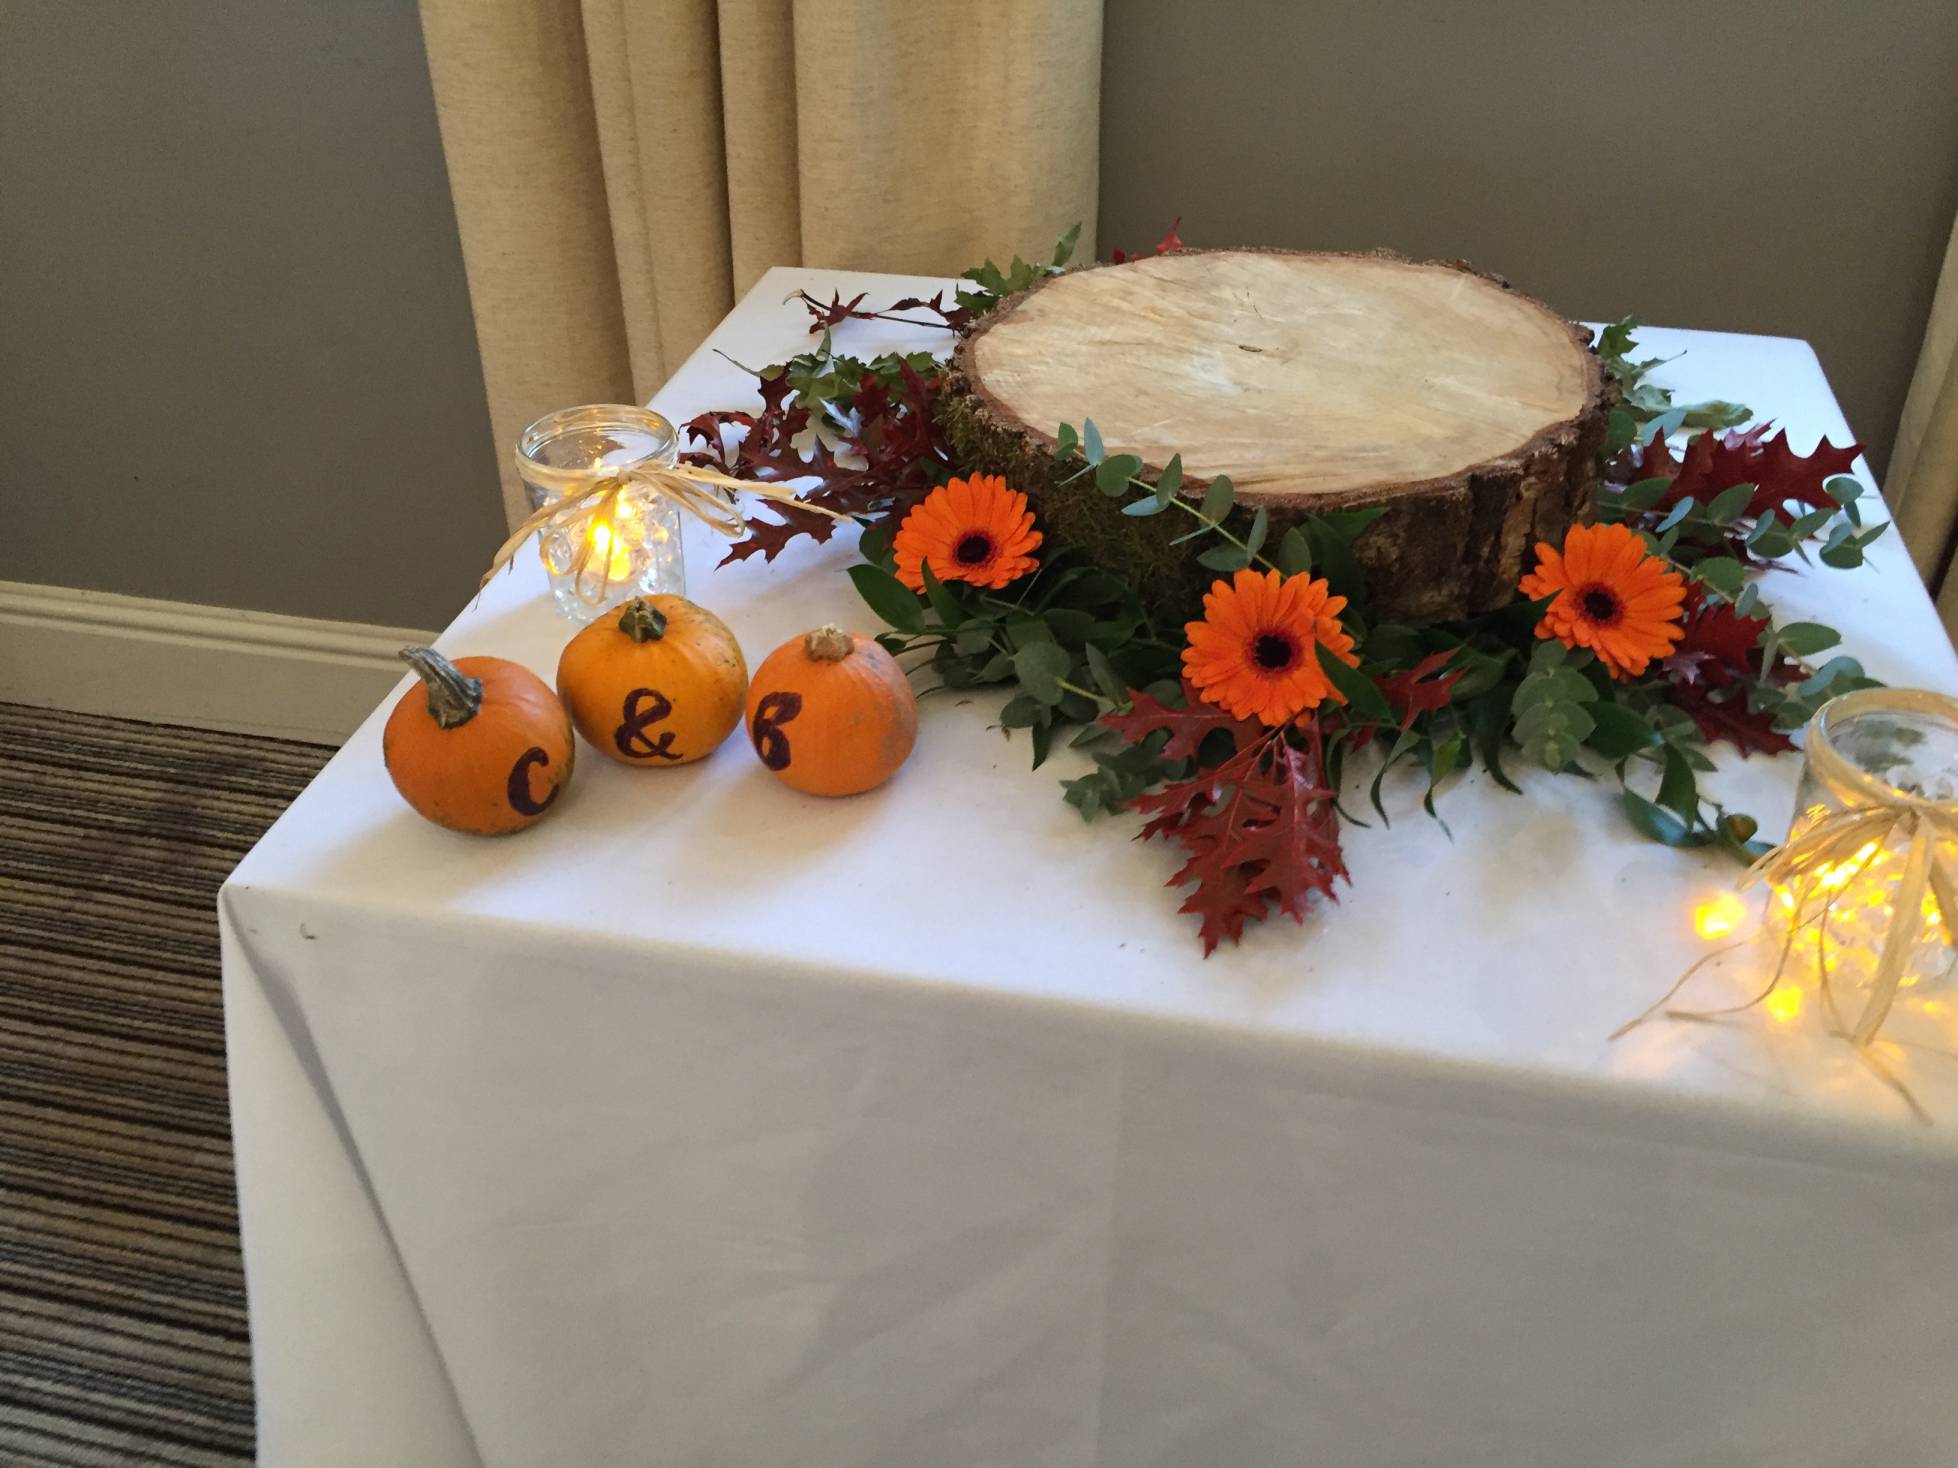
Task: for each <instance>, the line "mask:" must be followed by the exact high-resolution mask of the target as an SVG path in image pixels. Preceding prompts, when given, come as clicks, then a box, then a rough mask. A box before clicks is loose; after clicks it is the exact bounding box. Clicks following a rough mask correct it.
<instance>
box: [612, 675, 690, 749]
mask: <svg viewBox="0 0 1958 1468" xmlns="http://www.w3.org/2000/svg"><path fill="white" fill-rule="evenodd" d="M624 712H625V720H624V722H623V723H621V724H620V725H619V727H618V728H616V729H614V730H613V731H612V742H613V743H614V744H616V745H617V746H618V748H619V753H620V754H622V755H624V756H625V757H626V758H627V759H670V760H673V761H675V762H678V760H679V758H680V756H679V755H677V754H675V753H674V752H673V731H672V730H671V729H666V730H662V731H661V733H660V736H659V738H658V739H652V738H649V737H648V736H647V734H646V726H647V725H649V724H657V723H658V722H659V721H660V720H661V719H663V718H665V717H666V716H667V715H668V714H670V713H672V712H673V701H672V700H671V699H669V698H668V697H667V696H666V695H665V694H663V693H660V692H658V691H656V690H654V689H651V688H635V689H633V690H632V692H630V693H628V694H627V695H626V696H625V710H624Z"/></svg>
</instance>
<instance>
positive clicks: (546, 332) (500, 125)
mask: <svg viewBox="0 0 1958 1468" xmlns="http://www.w3.org/2000/svg"><path fill="white" fill-rule="evenodd" d="M422 33H423V36H424V38H425V40H426V42H427V46H428V66H429V73H430V76H431V78H432V80H433V81H434V84H435V105H436V110H437V113H438V115H439V117H440V120H441V125H442V150H443V153H444V154H445V155H446V157H447V159H448V166H449V187H450V191H451V193H452V194H453V195H454V197H455V210H456V226H457V229H458V230H459V232H460V234H461V237H462V260H463V268H464V270H465V271H466V272H467V275H468V278H469V303H470V307H471V309H472V310H473V311H474V313H475V318H476V342H477V346H478V347H479V349H480V351H481V353H482V359H483V385H484V388H485V390H486V392H487V393H488V396H489V406H490V421H491V425H492V427H493V430H494V432H495V433H496V437H497V461H498V463H499V464H501V465H502V467H503V503H504V511H505V514H506V515H507V516H508V517H509V520H510V523H512V524H515V523H516V522H517V521H518V520H520V519H521V518H522V517H523V514H524V502H523V490H522V486H521V485H520V484H519V483H518V482H517V478H516V474H515V471H514V470H513V469H512V468H511V467H510V465H509V463H508V459H509V455H510V450H511V448H512V447H513V446H514V445H515V443H516V438H517V434H518V433H519V432H521V431H522V429H523V427H524V425H525V424H526V423H529V422H531V421H532V420H533V419H535V418H538V417H540V416H541V415H543V414H545V413H548V412H550V411H551V410H552V409H553V408H562V407H570V406H573V405H575V404H577V403H580V402H607V401H624V400H629V399H630V396H631V393H632V390H633V387H632V371H631V367H630V360H629V356H628V352H627V347H626V327H625V313H624V307H623V304H622V302H621V299H620V292H619V271H618V268H617V265H616V264H615V263H614V254H613V248H612V226H611V220H610V217H609V214H608V210H607V205H606V197H605V184H604V180H603V178H602V176H601V172H600V168H599V151H598V122H597V118H596V116H595V114H594V112H593V108H592V89H591V77H590V73H589V72H588V70H587V69H586V66H585V33H584V24H583V20H582V18H581V16H580V14H579V9H578V0H429V3H427V4H425V5H423V7H422Z"/></svg>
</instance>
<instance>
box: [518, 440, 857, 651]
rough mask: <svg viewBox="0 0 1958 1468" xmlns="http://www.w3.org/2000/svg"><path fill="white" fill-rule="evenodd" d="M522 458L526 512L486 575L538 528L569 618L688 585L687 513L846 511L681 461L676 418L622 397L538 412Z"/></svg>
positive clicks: (723, 521)
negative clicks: (756, 499) (751, 502)
mask: <svg viewBox="0 0 1958 1468" xmlns="http://www.w3.org/2000/svg"><path fill="white" fill-rule="evenodd" d="M516 463H517V471H518V474H519V475H520V476H521V478H522V480H523V484H524V490H525V493H526V495H527V496H528V497H529V500H530V504H531V512H530V514H529V515H528V516H526V517H525V519H524V521H523V523H522V524H520V525H518V526H517V527H516V528H515V529H514V530H513V531H512V532H511V533H510V538H509V539H508V540H506V541H505V542H504V543H503V546H502V548H501V549H500V550H498V551H497V553H496V556H495V558H494V559H493V560H492V561H491V563H490V568H489V570H488V571H487V572H486V573H485V574H484V576H483V582H482V584H483V585H485V586H487V585H488V584H489V583H490V581H491V580H492V579H493V578H494V577H495V576H496V575H497V573H498V572H500V571H502V570H504V569H505V568H506V567H508V566H509V565H510V564H511V563H512V562H513V561H514V560H515V558H516V555H517V552H518V551H519V550H521V549H522V547H523V544H524V542H525V541H527V540H529V539H530V537H531V536H533V535H535V536H537V537H538V556H539V558H540V559H541V560H542V561H543V563H544V568H545V570H546V572H548V573H549V576H550V581H551V590H552V593H553V595H554V596H555V598H556V601H557V605H558V610H559V611H561V612H563V613H564V615H565V616H567V617H569V618H571V619H572V620H573V621H580V622H588V621H590V620H591V619H592V618H594V617H596V616H597V615H598V614H599V613H600V612H601V611H603V610H605V609H606V608H607V607H608V606H611V605H612V604H613V603H615V602H618V601H622V600H625V599H626V598H628V597H632V596H650V595H656V594H659V593H661V592H670V593H672V594H674V595H684V594H685V593H686V576H685V570H684V563H683V560H682V555H681V526H682V523H683V519H684V517H685V516H686V515H692V516H693V517H694V518H695V519H697V520H699V521H701V522H702V523H703V524H705V525H706V526H707V527H708V528H709V529H710V530H713V531H714V532H715V533H716V534H719V535H724V536H727V537H728V538H730V539H735V538H738V537H739V536H740V535H741V534H742V533H743V532H744V530H745V528H746V523H745V520H744V517H743V516H742V513H741V510H740V505H739V502H738V501H737V500H736V498H735V496H736V495H738V494H743V493H746V494H753V495H758V496H760V497H761V498H763V499H767V500H772V501H774V502H776V503H777V504H782V505H793V506H796V507H798V508H800V509H805V510H813V511H815V512H816V513H817V514H820V515H827V516H829V517H831V518H833V519H847V518H848V517H847V516H845V515H841V514H839V513H838V512H836V511H834V510H830V509H825V508H824V507H823V506H821V505H816V504H811V503H809V502H808V501H806V500H804V499H802V498H800V497H799V496H798V495H797V494H796V493H795V492H794V491H793V490H791V489H788V488H786V487H783V486H781V485H775V484H769V483H765V482H758V481H755V480H748V479H736V478H733V477H732V476H730V475H727V474H722V473H720V472H719V471H717V470H713V469H706V468H695V467H693V466H682V465H680V464H679V462H678V435H677V433H676V432H675V431H674V428H673V425H672V424H670V423H668V422H667V420H666V419H664V418H662V417H660V415H659V414H657V413H654V412H652V411H650V410H648V409H645V408H635V407H631V406H627V405H622V404H603V403H601V404H593V405H591V406H588V407H582V408H567V409H564V410H562V411H560V412H557V413H551V414H548V415H546V416H545V417H543V418H540V419H538V420H537V422H535V423H533V424H532V425H531V426H530V427H529V428H526V429H525V430H524V431H523V434H522V435H521V436H520V437H519V439H518V441H517V450H516Z"/></svg>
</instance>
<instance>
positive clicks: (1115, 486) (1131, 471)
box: [1095, 454, 1142, 495]
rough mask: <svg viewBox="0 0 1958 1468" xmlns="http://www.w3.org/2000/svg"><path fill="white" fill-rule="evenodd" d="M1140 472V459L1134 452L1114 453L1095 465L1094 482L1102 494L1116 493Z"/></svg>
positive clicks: (1124, 487) (1126, 486)
mask: <svg viewBox="0 0 1958 1468" xmlns="http://www.w3.org/2000/svg"><path fill="white" fill-rule="evenodd" d="M1141 472H1142V460H1140V459H1138V458H1137V457H1136V456H1135V455H1134V454H1114V455H1111V456H1110V457H1108V458H1105V459H1103V460H1102V461H1101V462H1100V463H1099V464H1097V465H1096V466H1095V484H1096V486H1097V487H1099V488H1100V490H1101V492H1102V493H1103V494H1106V495H1118V494H1121V493H1122V492H1123V491H1124V490H1126V489H1127V488H1128V487H1129V481H1130V480H1131V479H1133V478H1134V477H1135V476H1136V475H1138V474H1140V473H1141Z"/></svg>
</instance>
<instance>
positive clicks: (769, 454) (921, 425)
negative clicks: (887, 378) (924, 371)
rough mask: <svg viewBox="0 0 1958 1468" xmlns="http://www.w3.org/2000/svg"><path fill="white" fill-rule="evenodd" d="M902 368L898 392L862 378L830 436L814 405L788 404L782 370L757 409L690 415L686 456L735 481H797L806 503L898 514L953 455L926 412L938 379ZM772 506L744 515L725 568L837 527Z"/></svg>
mask: <svg viewBox="0 0 1958 1468" xmlns="http://www.w3.org/2000/svg"><path fill="white" fill-rule="evenodd" d="M898 365H899V371H900V375H901V379H902V383H901V390H900V391H898V392H892V391H890V390H889V389H888V388H887V387H886V386H885V385H884V383H883V381H882V380H881V379H879V378H875V377H870V376H866V377H865V379H864V381H863V384H862V386H861V387H860V388H859V389H858V391H857V394H856V396H855V398H854V399H853V400H852V403H851V413H850V417H849V419H848V420H847V425H848V426H847V428H846V429H845V431H843V432H842V433H841V434H840V436H838V437H837V440H836V441H835V442H825V441H824V440H823V438H821V437H819V436H818V435H816V434H815V433H813V432H812V431H811V429H810V421H809V420H810V414H811V412H812V411H813V409H812V405H810V404H808V403H803V402H793V403H792V402H790V401H788V395H789V387H788V380H787V376H786V374H784V373H782V372H779V371H778V372H776V373H775V374H774V375H773V376H767V375H764V376H763V377H762V379H761V400H762V407H761V411H760V412H759V413H745V412H713V413H702V414H701V415H700V416H699V417H697V418H695V419H693V420H691V421H690V422H689V423H688V424H687V426H686V435H687V439H688V441H689V442H690V443H692V444H694V445H696V447H694V448H693V449H691V450H690V451H689V452H688V453H686V454H685V455H684V457H685V459H686V461H687V462H688V463H690V464H699V465H703V466H705V467H708V468H712V469H718V470H720V471H721V472H722V473H723V474H731V475H733V476H734V477H736V478H738V479H755V480H761V481H764V482H769V483H781V482H785V481H789V480H797V481H803V482H804V484H805V485H806V486H807V487H804V488H802V489H801V491H800V493H801V496H802V498H803V499H806V500H808V501H810V502H811V503H812V504H819V505H825V506H827V507H828V508H830V509H832V510H839V511H841V512H842V513H844V514H846V515H860V516H867V517H872V518H874V519H876V520H879V521H882V520H888V519H891V518H894V517H896V518H901V517H902V516H903V515H904V513H905V512H906V511H908V510H909V509H910V508H911V507H912V506H913V505H914V504H916V503H917V502H918V501H919V500H920V499H922V498H924V496H925V494H926V493H927V492H928V491H929V490H930V489H931V488H932V486H933V484H934V483H936V482H937V478H938V477H942V472H941V471H942V467H943V466H947V465H949V464H950V463H951V451H950V449H949V448H948V447H947V445H946V443H945V438H944V434H943V432H942V431H941V430H940V428H939V427H938V423H937V420H936V418H935V416H934V414H933V412H932V406H933V403H934V402H935V400H936V399H937V396H938V389H939V379H938V377H937V376H936V375H934V376H931V377H924V376H921V375H920V374H919V373H918V372H916V371H915V370H913V368H912V367H911V365H910V364H909V363H908V362H900V363H899V364H898ZM805 443H806V447H803V446H802V445H804V444H805ZM856 460H860V461H861V462H860V463H852V462H848V461H856ZM809 481H814V483H813V484H809V483H808V482H809ZM768 510H769V512H770V513H771V514H774V515H777V516H779V517H780V518H779V519H774V520H770V519H766V518H761V517H757V516H750V517H749V519H748V534H747V537H746V538H745V539H743V540H739V541H736V542H735V543H734V544H733V545H732V546H730V547H728V553H727V556H726V558H725V559H724V560H723V561H722V562H721V564H722V565H726V564H727V563H728V562H729V561H740V560H745V559H747V558H748V557H749V556H752V555H756V554H760V556H761V557H762V559H764V560H768V561H772V560H774V559H775V557H776V556H778V555H780V554H781V553H782V549H783V547H784V546H786V545H787V544H788V542H789V541H790V540H792V539H794V538H795V537H796V536H798V535H807V536H808V537H809V538H810V539H812V540H816V541H826V540H828V539H829V538H830V536H831V534H832V533H833V532H834V531H835V529H836V525H837V522H836V521H835V520H834V519H832V518H831V517H830V516H828V515H819V514H816V513H814V512H813V511H809V510H798V509H796V508H794V507H793V506H789V505H775V504H771V505H769V506H768Z"/></svg>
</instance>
